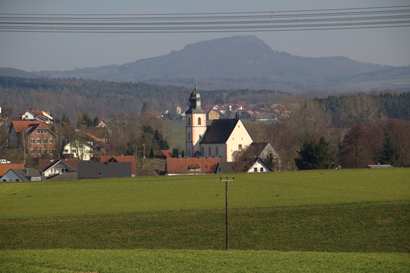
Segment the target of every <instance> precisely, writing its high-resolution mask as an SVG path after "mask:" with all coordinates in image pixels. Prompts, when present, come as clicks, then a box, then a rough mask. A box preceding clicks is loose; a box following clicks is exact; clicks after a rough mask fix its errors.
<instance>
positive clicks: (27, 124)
mask: <svg viewBox="0 0 410 273" xmlns="http://www.w3.org/2000/svg"><path fill="white" fill-rule="evenodd" d="M11 124H12V127H13V128H14V130H15V131H16V133H20V132H21V131H26V130H27V129H32V128H37V127H39V126H40V125H41V126H42V128H43V127H44V126H45V128H47V129H48V126H47V125H46V124H44V123H42V122H41V121H22V120H18V121H12V122H11Z"/></svg>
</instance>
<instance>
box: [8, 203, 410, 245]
mask: <svg viewBox="0 0 410 273" xmlns="http://www.w3.org/2000/svg"><path fill="white" fill-rule="evenodd" d="M229 215H230V217H229V218H230V221H229V237H230V249H236V250H277V251H316V252H324V251H325V252H386V253H387V252H388V253H397V252H402V253H410V201H394V202H371V203H349V204H330V205H309V206H291V207H274V208H253V209H232V210H230V214H229ZM0 230H1V234H2V236H1V240H0V249H4V250H16V249H56V248H60V249H63V248H70V249H135V248H145V249H192V250H194V249H196V250H206V249H214V250H223V249H225V213H224V211H223V210H204V211H174V212H145V213H133V214H116V215H93V216H76V217H50V218H34V219H15V220H0Z"/></svg>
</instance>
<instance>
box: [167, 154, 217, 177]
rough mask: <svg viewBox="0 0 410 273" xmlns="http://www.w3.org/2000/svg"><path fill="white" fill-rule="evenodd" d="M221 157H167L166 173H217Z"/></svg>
mask: <svg viewBox="0 0 410 273" xmlns="http://www.w3.org/2000/svg"><path fill="white" fill-rule="evenodd" d="M219 162H221V158H219V157H211V158H203V157H202V158H195V157H193V158H167V159H166V163H165V174H166V175H198V174H211V173H215V171H216V167H217V166H218V163H219Z"/></svg>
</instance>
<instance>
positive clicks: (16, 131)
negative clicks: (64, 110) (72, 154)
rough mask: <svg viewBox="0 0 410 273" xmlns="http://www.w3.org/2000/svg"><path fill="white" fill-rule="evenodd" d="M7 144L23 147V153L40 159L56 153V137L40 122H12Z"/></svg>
mask: <svg viewBox="0 0 410 273" xmlns="http://www.w3.org/2000/svg"><path fill="white" fill-rule="evenodd" d="M9 143H10V146H11V147H22V148H24V146H25V149H24V150H25V153H29V154H30V155H31V156H33V157H41V156H45V155H52V154H53V153H54V152H55V151H56V143H57V136H56V135H55V134H54V133H53V132H52V131H51V130H50V129H49V128H48V125H47V124H45V123H43V122H41V121H13V122H12V123H11V126H10V142H9Z"/></svg>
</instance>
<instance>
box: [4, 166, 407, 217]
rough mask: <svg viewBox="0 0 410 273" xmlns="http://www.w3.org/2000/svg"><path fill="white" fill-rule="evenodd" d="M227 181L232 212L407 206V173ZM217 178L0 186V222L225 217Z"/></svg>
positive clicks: (313, 173) (242, 176) (370, 172)
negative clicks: (215, 213)
mask: <svg viewBox="0 0 410 273" xmlns="http://www.w3.org/2000/svg"><path fill="white" fill-rule="evenodd" d="M225 176H226V175H224V177H225ZM232 176H234V177H235V181H234V182H231V183H230V189H229V204H230V207H231V208H256V207H276V206H295V205H311V204H334V203H351V202H375V201H394V200H409V199H410V183H409V177H410V168H401V169H388V170H364V169H363V170H331V171H298V172H280V173H263V174H231V175H229V177H232ZM219 178H220V176H219V175H206V176H205V175H204V176H202V175H201V176H177V177H147V178H122V179H101V180H98V179H96V180H74V181H55V182H49V181H47V182H34V183H33V182H31V183H0V219H16V218H34V217H51V216H76V215H97V214H118V213H133V212H155V211H180V210H208V209H223V208H224V204H225V201H224V200H225V185H224V183H223V182H220V181H219Z"/></svg>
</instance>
